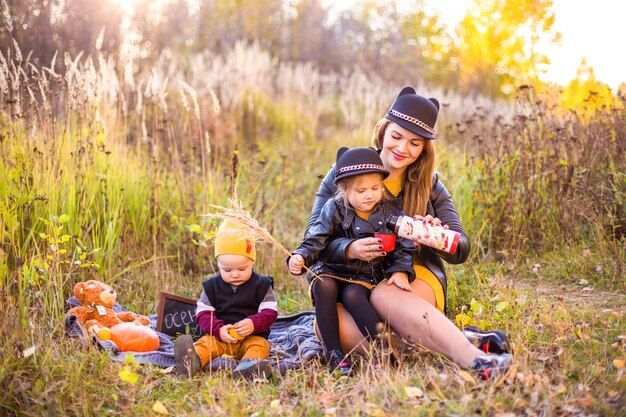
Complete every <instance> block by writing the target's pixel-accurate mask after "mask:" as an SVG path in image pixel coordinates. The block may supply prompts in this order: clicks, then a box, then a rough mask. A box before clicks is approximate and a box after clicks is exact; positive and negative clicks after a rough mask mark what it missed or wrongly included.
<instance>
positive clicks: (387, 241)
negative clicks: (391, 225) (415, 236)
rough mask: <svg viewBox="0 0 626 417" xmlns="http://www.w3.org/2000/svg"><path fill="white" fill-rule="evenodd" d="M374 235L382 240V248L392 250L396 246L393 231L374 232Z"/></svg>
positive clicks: (387, 250)
mask: <svg viewBox="0 0 626 417" xmlns="http://www.w3.org/2000/svg"><path fill="white" fill-rule="evenodd" d="M374 237H375V238H377V239H380V240H382V241H383V243H382V245H383V250H384V251H385V252H392V251H393V249H394V248H395V247H396V235H395V234H394V233H374Z"/></svg>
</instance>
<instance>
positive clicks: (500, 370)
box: [470, 353, 513, 380]
mask: <svg viewBox="0 0 626 417" xmlns="http://www.w3.org/2000/svg"><path fill="white" fill-rule="evenodd" d="M512 362H513V356H511V355H510V354H508V353H503V354H501V355H495V354H492V353H488V354H486V355H478V356H476V357H475V358H474V360H473V361H472V364H471V365H470V369H471V370H472V371H475V372H477V373H478V374H479V375H480V376H481V377H482V378H483V379H485V380H487V379H492V378H498V377H500V376H502V375H504V374H505V372H506V371H507V369H509V367H510V366H511V363H512Z"/></svg>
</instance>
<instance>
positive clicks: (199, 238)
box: [0, 46, 626, 416]
mask: <svg viewBox="0 0 626 417" xmlns="http://www.w3.org/2000/svg"><path fill="white" fill-rule="evenodd" d="M18 52H19V51H17V50H13V51H12V52H10V53H9V54H8V55H2V56H1V58H2V59H0V67H1V68H0V69H1V71H0V87H2V88H1V89H0V90H1V94H0V99H1V101H2V103H3V107H2V112H1V113H0V197H1V199H0V216H1V220H0V221H1V223H0V226H1V227H0V245H1V246H0V340H1V342H0V343H1V344H0V346H1V347H2V352H3V355H2V356H1V359H0V384H1V385H2V387H3V390H2V393H1V394H0V414H3V415H97V414H106V415H156V414H162V413H164V412H167V413H169V414H170V415H229V416H230V415H233V416H239V415H242V416H248V415H256V416H262V415H277V416H278V415H311V416H324V415H329V416H333V415H337V416H344V415H346V416H347V415H369V416H393V415H400V416H403V415H406V416H416V415H501V416H513V415H522V416H531V415H537V416H540V415H616V416H617V415H621V414H622V413H623V409H624V407H625V406H626V389H625V388H626V382H625V377H624V375H623V373H624V372H625V371H624V361H625V360H626V317H625V309H624V305H625V304H626V296H625V290H626V280H625V279H624V274H625V272H624V271H625V259H626V258H625V252H626V247H625V235H626V233H625V229H624V224H625V221H626V215H625V211H624V210H625V207H626V174H625V172H626V162H625V161H624V158H623V155H624V152H625V151H626V149H624V148H625V147H626V139H625V138H626V114H625V111H624V109H623V106H621V107H619V106H618V107H615V108H613V107H611V108H606V107H605V108H598V109H581V112H580V114H579V113H576V112H566V113H563V112H560V111H559V110H558V108H555V107H553V106H552V105H551V103H549V100H547V99H546V98H543V97H542V98H541V99H540V98H538V97H537V96H534V95H533V94H539V92H534V91H531V92H528V91H520V94H519V96H518V98H517V101H515V102H514V103H497V102H492V101H490V100H487V99H483V98H469V97H461V96H455V95H453V94H451V93H445V92H442V91H429V90H428V89H427V88H425V87H423V86H418V89H419V90H420V91H423V92H424V94H427V95H430V96H435V97H439V98H441V102H442V103H443V106H442V115H441V118H440V120H439V126H438V129H439V132H440V137H439V140H438V143H437V151H438V157H439V161H438V167H439V171H440V173H441V175H442V178H443V181H444V183H445V184H446V186H447V187H448V189H449V190H450V191H451V193H452V195H453V198H454V200H455V203H456V204H457V207H458V209H459V211H460V214H461V218H462V220H463V223H464V225H465V227H466V230H467V232H468V235H469V236H470V237H471V239H472V243H473V252H472V255H471V257H470V260H469V261H468V262H466V263H465V264H464V265H460V266H456V267H451V268H449V269H448V270H449V275H450V314H449V317H450V318H451V319H452V320H458V321H459V322H463V323H471V324H478V325H481V326H483V327H487V328H500V329H502V330H505V331H506V332H507V333H508V334H509V335H510V337H511V340H512V342H513V346H514V356H515V365H514V367H513V368H512V369H511V370H510V372H509V373H508V374H507V375H506V376H505V377H504V378H502V379H500V380H497V381H491V382H487V383H486V382H483V381H480V380H478V379H477V378H476V377H475V376H474V375H472V374H471V373H468V372H465V371H462V370H460V369H459V368H458V367H457V366H456V365H454V364H452V363H450V362H449V361H448V360H446V359H445V358H442V357H440V356H438V355H435V354H433V353H429V352H423V351H421V352H419V353H418V354H416V355H413V356H411V357H407V358H405V359H404V360H402V361H400V363H399V364H398V365H397V366H393V367H383V369H380V370H374V369H371V368H370V367H368V366H367V364H363V366H362V367H361V369H360V371H359V373H358V374H357V375H356V376H355V377H354V378H351V379H349V380H340V381H337V380H334V379H332V378H331V377H330V376H329V375H328V373H327V371H326V369H325V367H323V366H322V365H319V364H307V365H306V367H305V368H303V369H302V370H299V371H293V372H290V373H288V374H287V375H285V376H283V377H277V378H276V379H274V380H273V381H272V382H270V383H266V384H257V385H253V384H250V383H248V382H244V381H233V380H232V379H231V378H230V377H229V376H228V375H225V374H199V375H197V376H196V377H194V378H193V379H192V380H191V381H188V380H183V379H180V378H178V377H176V376H175V375H172V374H168V373H164V372H163V369H160V368H156V367H151V366H145V365H143V366H137V365H134V364H132V363H130V364H127V365H124V364H120V363H117V362H113V361H111V360H110V359H109V358H108V357H107V355H106V354H105V353H103V352H100V351H98V350H97V349H96V348H95V347H94V346H89V345H82V344H80V343H78V342H77V341H75V340H70V339H68V338H66V337H65V335H64V329H63V316H64V313H65V299H66V298H67V297H68V296H69V295H70V294H71V289H72V287H73V285H74V283H76V282H79V281H83V280H86V279H90V278H96V279H99V280H102V281H105V282H107V283H109V284H110V285H112V286H113V287H114V288H116V290H117V291H118V293H119V300H118V301H119V302H120V303H121V304H122V305H123V306H125V307H127V308H128V309H130V310H133V311H136V312H140V313H143V314H149V313H155V312H156V309H157V303H158V294H159V292H160V291H167V292H172V293H176V294H180V295H184V296H190V297H193V298H195V297H197V295H198V293H197V292H198V289H199V283H200V282H201V280H202V278H203V277H204V276H206V275H208V274H210V273H212V272H213V271H214V268H215V266H214V261H213V260H212V257H211V253H212V244H211V239H212V235H213V233H214V232H215V227H216V223H215V222H214V221H208V220H207V218H206V217H203V216H202V214H205V213H207V212H209V211H210V210H211V208H210V205H211V204H217V205H221V206H228V204H229V203H228V198H229V197H230V196H231V194H232V189H233V188H236V190H237V194H238V196H239V200H240V201H241V203H242V204H243V206H244V207H245V208H246V209H247V210H248V211H249V212H250V213H251V214H252V215H253V216H254V218H255V219H256V220H257V221H258V222H259V224H261V225H262V226H264V227H266V228H267V229H268V230H269V231H270V232H271V234H272V236H274V238H275V239H276V240H277V241H279V242H280V243H281V244H282V245H283V246H284V247H286V248H293V247H295V246H296V245H297V243H298V240H299V239H300V236H301V235H302V232H303V228H304V225H305V223H306V219H307V218H308V213H309V208H310V206H311V203H312V199H313V196H314V193H315V190H316V189H317V186H318V184H319V177H320V176H321V175H324V174H325V173H326V171H327V169H328V168H329V167H330V165H331V164H332V162H333V159H334V155H335V152H336V149H337V147H338V146H340V145H347V146H356V145H366V144H368V143H369V135H370V131H371V127H372V126H373V125H374V123H375V121H376V119H377V117H378V115H380V114H383V113H384V111H385V108H386V106H388V104H389V103H390V102H391V100H392V99H393V97H394V95H395V92H396V90H397V89H398V87H397V86H389V85H386V84H385V83H384V82H382V81H380V80H377V79H372V78H367V77H364V76H363V75H361V74H341V75H339V74H337V75H332V74H331V75H328V74H325V75H322V74H320V73H319V72H317V70H316V69H315V68H314V67H312V66H310V65H302V64H292V65H286V64H281V65H278V64H277V63H276V62H274V61H272V60H271V59H270V58H269V57H268V56H267V54H265V53H264V52H263V51H262V50H259V49H258V48H256V47H248V48H246V47H243V46H240V47H238V48H235V50H233V51H232V54H231V55H229V56H227V57H220V58H219V59H217V58H215V57H209V56H204V55H202V56H195V57H192V58H190V59H188V60H186V61H185V62H182V61H181V62H179V61H176V60H171V59H170V60H162V61H160V64H159V65H157V66H155V67H153V68H150V69H137V68H134V69H133V68H131V69H129V68H128V66H125V64H124V63H120V62H116V61H115V60H113V59H105V58H104V57H102V56H97V55H96V56H92V57H68V56H66V57H64V59H65V61H66V64H67V67H68V68H69V71H68V72H67V73H66V74H65V75H59V74H56V72H55V71H54V68H55V65H54V63H52V64H51V65H50V66H49V67H48V68H47V69H41V70H38V69H36V68H35V67H34V66H32V65H29V62H28V58H25V57H23V56H22V54H21V53H19V54H18ZM59 59H60V58H59ZM241 62H256V63H258V64H257V65H255V66H241V65H238V63H241ZM225 85H228V86H229V88H224V86H225ZM531 93H532V94H531ZM583 110H584V113H583ZM589 112H592V114H593V117H588V116H586V115H588V114H589ZM235 155H236V156H237V160H238V165H237V170H236V172H237V175H236V176H234V177H233V163H232V160H233V156H235ZM258 251H259V255H258V260H257V267H256V268H257V270H259V271H261V272H263V273H267V274H271V275H273V276H274V277H275V280H276V291H277V294H278V296H279V308H280V311H281V314H289V313H294V312H298V311H302V310H310V309H311V306H310V304H309V302H308V300H307V297H306V286H305V283H304V282H303V281H302V280H298V279H296V278H294V277H291V276H289V274H288V273H287V270H286V268H285V265H284V260H283V255H282V253H281V251H280V250H279V249H277V248H275V247H270V246H269V245H264V244H259V247H258ZM165 410H166V411H165ZM620 410H622V411H620Z"/></svg>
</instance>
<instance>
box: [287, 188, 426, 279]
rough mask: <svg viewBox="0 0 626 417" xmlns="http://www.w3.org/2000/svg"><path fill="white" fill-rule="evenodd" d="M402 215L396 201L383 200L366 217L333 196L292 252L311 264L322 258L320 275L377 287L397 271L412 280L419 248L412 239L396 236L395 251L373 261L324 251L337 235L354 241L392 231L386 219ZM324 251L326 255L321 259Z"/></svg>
mask: <svg viewBox="0 0 626 417" xmlns="http://www.w3.org/2000/svg"><path fill="white" fill-rule="evenodd" d="M403 214H404V212H403V211H402V210H401V209H399V208H397V207H396V206H395V205H394V204H393V203H391V202H387V201H382V202H381V203H379V204H378V206H376V208H375V209H374V210H373V211H372V212H371V213H370V214H369V216H368V219H367V220H364V219H362V218H361V217H359V216H357V215H356V213H355V212H354V210H353V209H352V208H348V207H346V206H345V205H344V203H343V200H342V199H340V198H331V199H330V200H328V201H327V202H326V203H325V204H324V206H323V207H322V209H321V211H320V213H319V216H317V219H316V220H315V222H313V224H312V225H311V227H310V228H309V229H308V233H307V236H306V238H305V239H304V241H303V242H302V244H301V245H300V246H299V247H298V248H297V249H296V250H295V251H294V252H293V254H299V255H301V256H302V257H303V258H304V261H305V264H306V265H307V266H309V267H310V266H311V265H312V264H314V263H315V262H317V261H318V260H320V259H321V260H322V262H321V266H320V267H318V268H319V269H317V270H316V271H315V272H316V273H317V274H318V275H319V274H329V275H332V276H335V277H338V278H340V279H342V280H345V281H361V282H365V283H366V284H368V285H371V286H375V285H376V284H378V283H379V282H381V281H382V280H384V279H385V278H390V277H391V275H392V274H393V273H394V272H404V273H406V274H407V275H408V278H409V282H411V281H413V280H414V279H415V271H414V270H413V255H412V254H413V252H415V250H416V248H415V245H414V244H413V242H412V241H411V240H409V239H403V238H397V239H396V246H395V249H394V250H393V252H390V253H388V254H387V255H385V256H381V257H378V258H375V259H374V260H372V261H370V262H366V261H362V260H360V259H353V260H346V259H345V257H344V254H343V252H342V253H339V254H331V253H330V251H329V250H328V249H326V250H324V249H325V248H327V246H328V243H329V242H331V241H333V240H334V239H336V238H345V239H346V240H347V241H349V242H353V241H355V240H357V239H361V238H364V237H374V233H389V230H388V229H387V227H386V220H387V219H388V218H389V216H401V215H403ZM322 252H323V253H324V256H323V257H321V258H320V253H322Z"/></svg>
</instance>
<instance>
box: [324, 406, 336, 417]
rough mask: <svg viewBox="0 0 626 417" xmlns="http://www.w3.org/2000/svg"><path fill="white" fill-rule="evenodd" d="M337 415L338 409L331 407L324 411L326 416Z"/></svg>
mask: <svg viewBox="0 0 626 417" xmlns="http://www.w3.org/2000/svg"><path fill="white" fill-rule="evenodd" d="M335 414H337V407H330V408H327V409H325V410H324V415H327V416H334V415H335Z"/></svg>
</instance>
